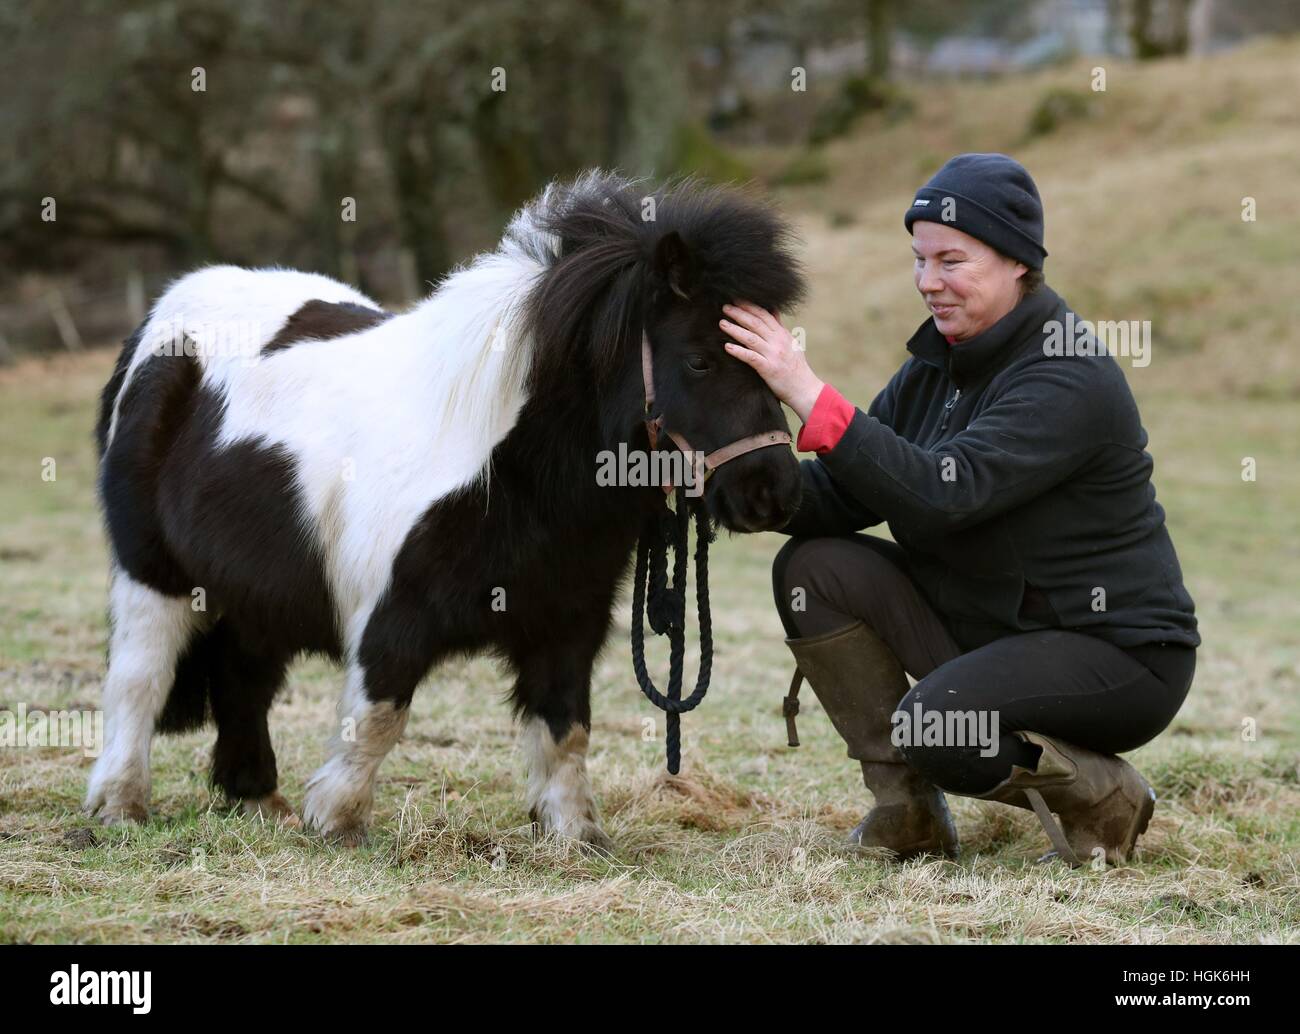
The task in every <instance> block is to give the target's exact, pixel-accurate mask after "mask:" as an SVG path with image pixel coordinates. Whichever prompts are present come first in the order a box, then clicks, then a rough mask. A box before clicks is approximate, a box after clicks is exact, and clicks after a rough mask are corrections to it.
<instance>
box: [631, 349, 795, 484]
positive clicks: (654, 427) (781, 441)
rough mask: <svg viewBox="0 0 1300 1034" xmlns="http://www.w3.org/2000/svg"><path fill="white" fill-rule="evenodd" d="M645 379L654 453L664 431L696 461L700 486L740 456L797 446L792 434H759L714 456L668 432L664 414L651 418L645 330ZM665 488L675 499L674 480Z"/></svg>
mask: <svg viewBox="0 0 1300 1034" xmlns="http://www.w3.org/2000/svg"><path fill="white" fill-rule="evenodd" d="M641 379H642V380H643V381H644V382H645V428H646V432H647V434H649V436H650V448H651V449H652V450H653V449H657V448H658V447H659V432H660V431H663V432H664V433H665V434H667V435H668V437H669V438H671V439H672V440H673V442H674V444H676V446H677V447H678V448H679V449H681V450H682V452H684V453H686V455H687V456H689V457H691V458H692V460H693V462H694V470H695V483H696V484H698V485H700V486H703V485H704V483H705V482H706V481H708V479H709V475H711V474H712V473H713V472H714V471H715V470H717V469H718V468H719V467H720V466H722V465H723V464H724V463H726V462H727V461H729V460H734V459H735V458H736V457H737V456H743V455H745V453H747V452H753V451H754V450H755V449H766V448H767V447H768V446H771V445H790V444H791V443H792V442H793V439H792V438H791V437H790V432H789V431H760V432H759V433H758V434H751V435H749V437H747V438H741V439H739V440H738V441H734V442H732V443H731V444H730V445H724V446H722V447H721V448H719V449H714V450H713V451H712V452H710V453H703V452H700V451H699V450H697V449H692V448H691V446H690V443H689V442H687V441H686V439H685V438H684V437H682V436H681V435H680V434H678V433H677V432H676V431H669V430H666V429H665V428H664V418H663V414H662V413H661V414H660V415H659V416H657V417H653V418H652V417H651V416H650V410H651V409H652V408H653V406H654V401H655V381H654V360H653V358H652V357H651V352H650V336H649V335H648V334H647V333H646V332H645V331H644V330H643V331H642V332H641ZM662 487H663V490H664V492H665V493H666V494H669V495H671V494H672V491H673V484H672V479H671V478H669V479H668V480H667V481H666V482H665V483H664V485H663V486H662ZM701 490H702V489H701Z"/></svg>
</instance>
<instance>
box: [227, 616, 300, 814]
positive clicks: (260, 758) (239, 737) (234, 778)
mask: <svg viewBox="0 0 1300 1034" xmlns="http://www.w3.org/2000/svg"><path fill="white" fill-rule="evenodd" d="M214 634H216V635H219V636H220V641H219V642H218V643H216V644H214V646H213V666H212V672H211V682H210V683H209V698H210V700H211V702H212V717H213V718H214V720H215V721H216V724H217V743H216V746H215V747H214V748H213V750H212V784H213V785H214V786H215V787H217V788H218V789H220V790H221V791H222V792H223V793H224V794H225V795H226V798H227V800H229V801H231V802H238V803H239V804H240V805H241V806H242V808H243V810H244V811H245V812H246V813H248V814H250V815H261V816H263V817H264V818H269V819H273V820H278V821H281V822H284V823H285V824H286V825H297V824H298V818H297V816H295V815H294V813H293V809H292V808H291V807H290V806H289V803H288V802H287V801H286V800H285V799H284V797H283V796H282V795H281V794H280V793H279V792H278V790H277V789H276V787H277V785H278V776H277V773H276V767H275V751H274V750H273V749H272V747H271V731H270V729H269V728H268V726H267V720H266V719H267V712H268V711H269V710H270V709H271V702H272V700H274V699H275V694H276V692H277V691H278V690H279V689H280V686H281V685H283V684H284V676H285V673H286V671H287V668H288V660H289V658H288V656H287V655H286V654H285V653H284V651H282V650H278V649H273V648H272V649H267V648H265V647H261V648H254V647H250V646H249V645H248V644H247V643H244V642H242V641H240V637H239V634H238V630H237V629H235V628H232V627H231V626H230V625H229V624H227V623H225V622H223V623H222V624H221V626H219V629H218V631H217V632H216V633H214Z"/></svg>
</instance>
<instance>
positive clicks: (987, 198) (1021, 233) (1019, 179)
mask: <svg viewBox="0 0 1300 1034" xmlns="http://www.w3.org/2000/svg"><path fill="white" fill-rule="evenodd" d="M918 219H927V220H929V221H930V222H932V223H944V224H945V225H947V226H952V227H955V228H956V229H958V230H961V231H962V233H968V234H970V235H971V236H972V237H974V238H975V239H976V240H981V241H983V242H984V243H985V244H987V245H989V247H991V248H994V249H996V250H997V251H1000V252H1001V253H1002V254H1003V255H1006V256H1007V257H1008V258H1013V259H1015V260H1016V261H1017V262H1023V263H1024V264H1025V265H1026V266H1028V267H1029V268H1030V269H1041V268H1042V266H1043V259H1045V258H1047V249H1046V248H1044V247H1043V203H1042V201H1041V200H1040V199H1039V197H1038V188H1037V187H1036V186H1034V181H1033V179H1032V178H1031V177H1030V175H1029V172H1028V171H1027V170H1026V169H1025V167H1024V166H1023V165H1021V164H1020V163H1019V162H1018V161H1016V160H1015V159H1014V158H1009V157H1007V156H1006V155H1005V154H959V155H957V157H956V158H950V159H949V160H948V161H947V162H946V163H945V164H944V166H943V168H942V169H940V170H939V171H938V172H936V173H935V174H934V175H933V176H931V177H930V182H928V183H927V184H926V185H925V186H924V187H922V188H921V189H920V190H918V191H917V192H916V199H915V200H914V201H913V202H912V205H911V207H910V208H909V209H908V210H907V214H906V215H905V216H903V225H904V226H906V227H907V232H908V233H911V232H912V224H913V223H914V222H916V220H918Z"/></svg>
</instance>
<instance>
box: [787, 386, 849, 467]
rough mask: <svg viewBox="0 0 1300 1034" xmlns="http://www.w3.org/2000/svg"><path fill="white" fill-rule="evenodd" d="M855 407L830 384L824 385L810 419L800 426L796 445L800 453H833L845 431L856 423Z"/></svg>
mask: <svg viewBox="0 0 1300 1034" xmlns="http://www.w3.org/2000/svg"><path fill="white" fill-rule="evenodd" d="M856 412H857V409H856V407H855V406H854V405H853V403H852V402H850V401H849V400H848V399H846V398H845V397H844V396H843V395H841V394H840V393H839V392H838V391H836V390H835V389H834V388H833V387H831V386H830V385H829V384H826V385H823V386H822V390H821V394H819V395H818V396H817V401H816V402H815V403H813V408H812V412H811V413H809V414H808V422H807V423H806V424H804V425H803V427H801V428H800V429H799V438H798V440H797V441H796V442H795V447H796V448H797V449H798V450H799V451H800V452H816V453H817V454H818V455H821V454H822V453H824V452H830V451H831V449H833V448H835V446H836V445H837V444H838V443H839V440H840V438H841V437H843V435H844V430H845V428H847V427H848V426H849V424H850V423H852V422H853V415H854V413H856Z"/></svg>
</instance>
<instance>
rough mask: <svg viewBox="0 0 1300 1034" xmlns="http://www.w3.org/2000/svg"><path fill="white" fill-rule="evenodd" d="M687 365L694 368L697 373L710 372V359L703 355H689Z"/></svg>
mask: <svg viewBox="0 0 1300 1034" xmlns="http://www.w3.org/2000/svg"><path fill="white" fill-rule="evenodd" d="M686 365H687V366H688V367H690V369H691V370H693V371H694V372H695V373H708V372H709V363H708V360H706V359H705V358H704V357H703V356H698V355H688V356H687V357H686Z"/></svg>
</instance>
